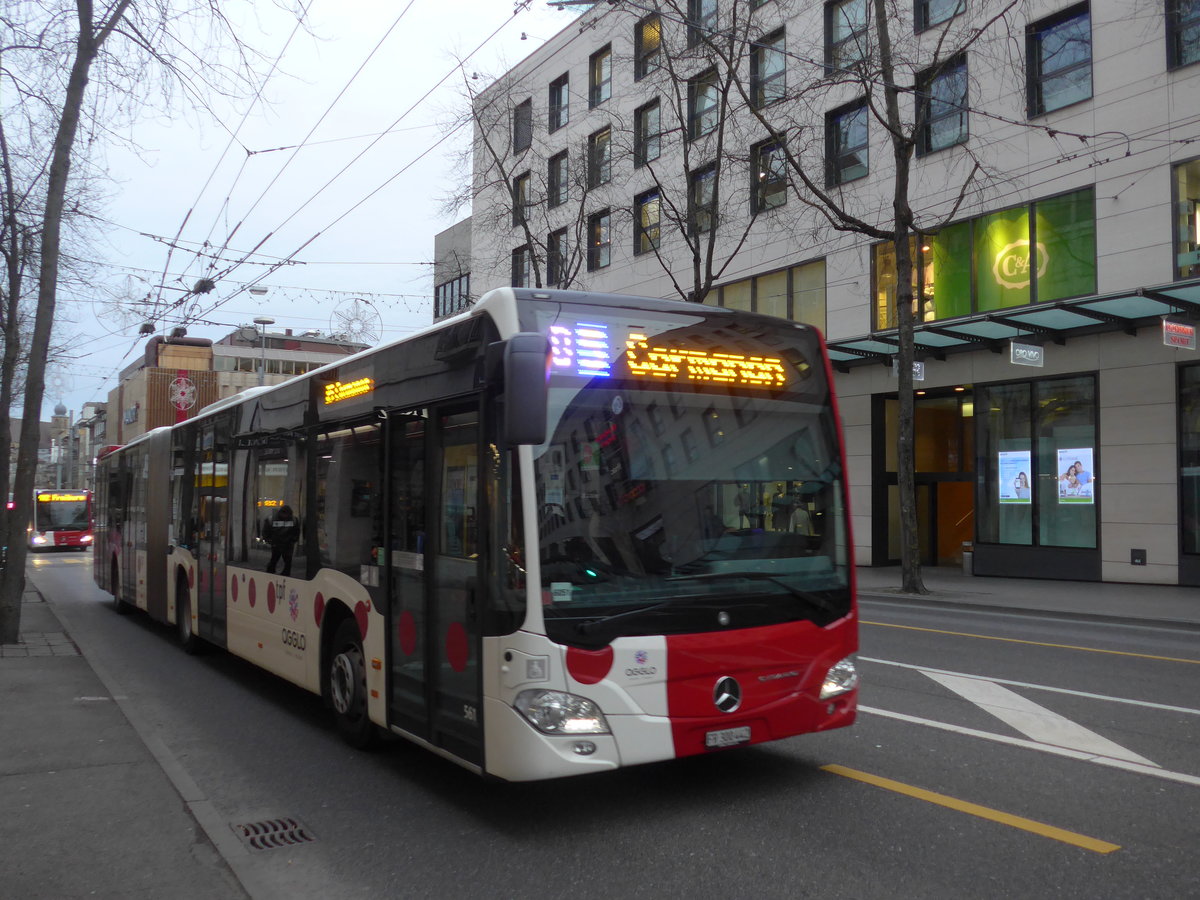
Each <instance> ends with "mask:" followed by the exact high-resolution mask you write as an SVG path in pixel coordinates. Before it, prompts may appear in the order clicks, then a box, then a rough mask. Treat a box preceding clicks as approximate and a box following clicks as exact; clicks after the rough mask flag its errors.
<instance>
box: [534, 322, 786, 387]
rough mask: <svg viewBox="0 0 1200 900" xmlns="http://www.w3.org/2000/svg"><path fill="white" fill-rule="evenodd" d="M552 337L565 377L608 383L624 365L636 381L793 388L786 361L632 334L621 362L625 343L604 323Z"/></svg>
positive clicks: (553, 332) (559, 328) (558, 327)
mask: <svg viewBox="0 0 1200 900" xmlns="http://www.w3.org/2000/svg"><path fill="white" fill-rule="evenodd" d="M548 335H549V338H550V355H551V363H552V366H553V370H552V371H554V372H557V373H559V374H563V375H577V376H581V377H585V378H608V377H611V376H612V374H613V366H614V364H620V363H623V366H622V367H621V369H620V372H621V374H622V375H624V376H625V377H628V378H633V379H647V380H657V381H673V382H681V383H690V384H724V385H733V386H736V387H760V388H778V387H783V386H784V385H785V384H786V383H787V374H786V370H785V368H784V363H783V360H782V359H781V358H779V357H776V356H747V355H745V354H741V353H721V352H717V351H712V350H700V349H685V348H679V347H663V346H658V345H656V344H655V343H654V341H653V339H652V338H650V337H648V336H647V335H646V334H644V333H643V332H642V331H638V330H634V329H630V330H628V331H627V332H626V335H625V338H624V341H623V343H624V351H623V353H620V355H619V357H618V352H615V351H614V347H619V346H620V344H619V343H618V341H619V339H618V338H617V337H616V336H614V335H612V334H610V326H608V325H606V324H602V323H598V322H577V323H575V324H574V325H562V324H555V325H551V326H550V327H549V329H548Z"/></svg>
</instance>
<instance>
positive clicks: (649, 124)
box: [633, 100, 662, 166]
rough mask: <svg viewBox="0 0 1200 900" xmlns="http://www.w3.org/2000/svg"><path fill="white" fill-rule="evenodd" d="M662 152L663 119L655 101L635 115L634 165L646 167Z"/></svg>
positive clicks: (641, 108)
mask: <svg viewBox="0 0 1200 900" xmlns="http://www.w3.org/2000/svg"><path fill="white" fill-rule="evenodd" d="M661 152H662V117H661V110H660V107H659V102H658V101H657V100H655V101H654V102H652V103H647V104H646V105H645V106H642V107H639V108H638V110H637V111H636V112H635V113H634V134H633V164H634V165H635V166H644V165H646V163H649V162H653V161H654V160H656V159H658V155H659V154H660V153H661Z"/></svg>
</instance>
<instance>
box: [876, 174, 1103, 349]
mask: <svg viewBox="0 0 1200 900" xmlns="http://www.w3.org/2000/svg"><path fill="white" fill-rule="evenodd" d="M909 250H910V252H911V254H912V259H913V315H914V318H915V320H916V321H917V322H929V321H933V320H935V319H947V318H954V317H957V316H965V315H970V314H972V313H977V312H991V311H998V310H1002V309H1008V308H1011V307H1014V306H1022V305H1025V304H1029V303H1044V302H1048V301H1052V300H1063V299H1066V298H1068V297H1078V296H1082V295H1086V294H1092V293H1095V291H1096V212H1095V192H1094V190H1093V189H1092V188H1086V189H1084V190H1082V191H1074V192H1072V193H1069V194H1062V195H1060V196H1057V197H1049V198H1046V199H1044V200H1039V201H1037V202H1036V203H1032V204H1029V205H1027V206H1018V207H1013V208H1011V209H1005V210H998V211H996V212H993V213H988V214H987V215H984V216H979V217H978V218H975V219H970V220H968V221H965V222H957V223H955V224H953V225H949V226H947V227H945V228H943V229H942V230H941V231H939V232H938V233H936V234H929V235H923V236H922V239H921V240H920V241H919V242H918V241H917V239H916V238H915V237H914V238H913V239H912V240H911V242H910V244H909ZM872 285H873V292H874V296H875V328H876V329H878V330H883V329H889V328H895V327H896V294H897V286H898V282H897V278H896V259H895V253H894V249H893V247H892V244H891V242H890V241H885V242H883V243H881V244H878V245H876V247H875V264H874V266H873V267H872Z"/></svg>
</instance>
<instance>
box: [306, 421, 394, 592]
mask: <svg viewBox="0 0 1200 900" xmlns="http://www.w3.org/2000/svg"><path fill="white" fill-rule="evenodd" d="M379 442H380V427H379V425H378V424H377V423H372V424H364V425H359V426H357V427H347V428H338V429H335V430H334V431H331V432H328V433H326V434H324V435H322V436H321V438H320V439H319V441H318V443H317V446H316V454H317V496H316V498H315V501H316V502H315V504H314V509H313V514H315V515H316V517H317V529H316V531H317V541H318V545H319V550H320V558H321V565H323V566H330V567H332V568H334V569H338V570H340V571H342V572H346V573H347V574H349V575H352V576H354V577H355V578H356V579H357V578H358V577H359V575H360V573H361V567H362V566H364V565H377V564H378V563H377V562H376V560H375V559H374V556H375V555H376V554H377V552H378V549H379V548H380V546H381V545H382V543H383V528H382V526H383V521H382V504H381V502H380V498H381V496H382V486H381V484H380V478H379V453H380V446H379Z"/></svg>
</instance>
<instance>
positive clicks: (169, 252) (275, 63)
mask: <svg viewBox="0 0 1200 900" xmlns="http://www.w3.org/2000/svg"><path fill="white" fill-rule="evenodd" d="M313 2H314V0H308V3H307V4H306V5H305V6H304V8H303V9H302V10H301V14H300V16H299V18H298V19H297V20H296V25H295V27H294V28H292V31H291V33H290V34H289V35H288V38H287V40H286V41H284V43H283V46H282V47H281V48H280V50H279V53H278V54H276V56H275V59H274V60H272V62H271V67H270V69H269V70H268V71H267V73H266V74H265V75H264V76H263V78H262V82H261V83H260V84H259V85H258V88H257V90H255V92H254V96H253V97H252V98H251V100H250V103H249V104H248V105H247V106H246V111H245V113H243V115H242V120H241V121H240V122H239V123H238V125H237V128H235V129H234V130H233V131H232V132H231V133H230V135H229V142H228V143H227V144H226V145H225V149H224V150H223V151H221V155H220V157H218V159H217V161H216V163H215V164H214V165H213V168H212V171H211V172H209V175H208V178H207V179H206V180H205V182H204V184H203V185H202V186H201V187H200V191H199V193H197V194H196V199H195V200H193V201H192V205H191V206H190V207H189V208H188V211H187V212H186V213H185V214H184V217H183V221H182V222H181V223H180V224H179V230H178V231H177V232H176V234H175V241H174V242H172V244H169V245H168V250H167V259H166V262H165V263H164V264H163V274H162V277H161V278H160V279H159V280H160V284H161V283H163V282H165V281H166V273H167V270H169V269H170V268H171V256H172V254H173V253H174V250H175V247H174V243H177V242H178V241H179V239H180V238H181V237H182V236H183V230H184V229H185V228H186V227H187V223H188V220H189V219H190V218H191V215H192V211H193V210H194V209H195V208H196V205H197V204H198V203H199V202H200V200H201V198H202V197H203V196H204V192H205V191H207V190H208V187H209V185H211V184H212V181H213V179H214V178H215V177H216V174H217V171H218V170H219V169H220V167H221V163H222V162H224V161H225V157H226V155H227V154H228V153H229V150H230V148H231V147H233V145H234V144H235V143H236V144H238V145H239V146H240V147H241V148H242V149H243V150H244V151H245V152H246V159H249V158H250V156H251V155H252V151H251V150H250V149H249V148H248V147H247V146H246V145H245V144H242V143H241V142H240V141H239V140H238V134H239V133H240V132H241V130H242V127H243V126H244V125H245V124H246V120H247V119H249V118H250V113H251V112H252V111H253V109H254V107H255V106H256V105H257V104H258V102H259V100H260V99H261V98H262V94H263V91H264V90H266V87H267V82H268V81H270V80H271V78H272V76H273V75H274V74H275V70H276V69H277V68H278V67H279V62H280V60H281V59H283V55H284V53H286V52H287V49H288V47H290V46H291V43H292V40H293V39H294V38H295V36H296V33H297V32H298V31H299V30H300V26H301V24H302V22H303V21H304V19H306V18H307V16H308V10H309V7H311V6H312V4H313ZM226 130H228V129H226ZM245 167H246V161H245V160H243V162H242V167H241V168H240V169H239V170H238V174H237V176H236V177H235V178H234V183H233V185H231V186H230V188H229V191H230V193H232V191H233V188H234V187H236V186H237V182H238V179H240V178H241V176H242V172H243V171H244V170H245ZM228 200H229V195H228V194H227V195H226V203H228ZM219 215H220V214H219V213H218V216H219ZM215 229H216V221H215V220H214V222H213V226H212V228H210V229H209V233H208V235H207V236H206V237H205V239H204V243H205V244H207V242H208V239H209V238H210V237H211V236H212V232H213V230H215ZM184 274H186V268H185V272H184ZM161 302H162V289H161V287H160V288H159V292H158V295H157V297H156V303H161Z"/></svg>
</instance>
